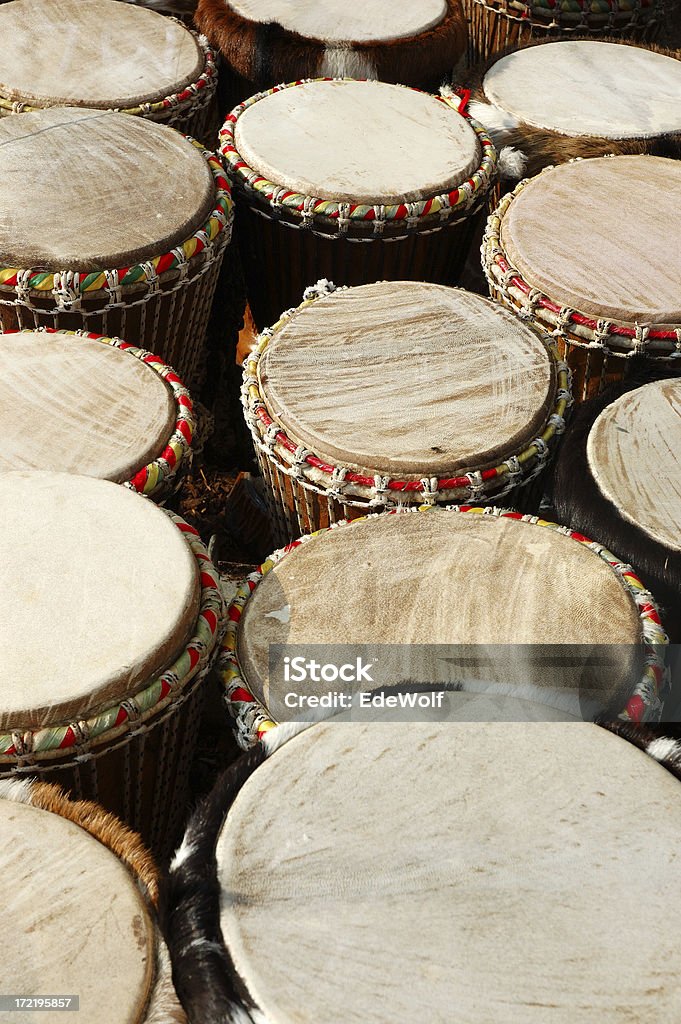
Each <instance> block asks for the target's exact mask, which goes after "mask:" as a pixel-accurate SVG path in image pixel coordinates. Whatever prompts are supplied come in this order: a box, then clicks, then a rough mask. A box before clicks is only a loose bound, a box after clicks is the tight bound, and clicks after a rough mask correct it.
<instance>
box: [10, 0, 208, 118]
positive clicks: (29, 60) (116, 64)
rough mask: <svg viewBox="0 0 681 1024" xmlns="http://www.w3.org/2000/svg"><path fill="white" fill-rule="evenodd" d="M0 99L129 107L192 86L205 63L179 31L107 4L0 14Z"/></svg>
mask: <svg viewBox="0 0 681 1024" xmlns="http://www.w3.org/2000/svg"><path fill="white" fill-rule="evenodd" d="M0 36H1V37H2V38H3V39H11V40H12V45H11V46H4V47H3V48H2V52H0V95H2V96H4V97H6V98H7V99H10V100H14V101H21V102H25V103H28V104H29V105H31V106H76V107H101V108H103V109H105V110H108V109H111V108H116V107H134V106H136V105H137V104H139V103H143V102H148V103H153V102H156V101H158V100H161V99H163V98H164V97H166V96H169V95H171V94H172V93H175V92H178V91H180V90H181V89H183V88H184V87H185V86H186V85H188V84H190V83H191V82H194V81H196V79H197V78H198V77H199V75H200V74H201V72H202V70H203V64H204V58H203V55H202V53H201V51H200V49H199V47H198V45H197V43H196V40H195V38H194V36H193V35H192V34H191V32H188V31H187V29H186V28H184V26H182V25H179V24H178V23H176V22H173V21H170V20H169V19H168V18H163V17H162V16H161V15H159V14H156V13H155V12H153V11H149V10H145V9H143V8H140V7H135V6H132V5H130V4H121V3H114V2H112V0H87V3H83V2H82V0H14V2H12V3H6V4H3V5H2V6H0Z"/></svg>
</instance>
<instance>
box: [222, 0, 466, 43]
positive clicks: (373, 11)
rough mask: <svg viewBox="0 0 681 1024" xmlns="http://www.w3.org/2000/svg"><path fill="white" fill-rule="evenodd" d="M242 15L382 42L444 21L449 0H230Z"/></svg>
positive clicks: (315, 34)
mask: <svg viewBox="0 0 681 1024" xmlns="http://www.w3.org/2000/svg"><path fill="white" fill-rule="evenodd" d="M228 6H229V7H231V8H232V9H233V10H234V11H236V13H237V14H240V15H241V16H242V17H243V18H249V19H250V20H251V21H257V22H276V23H277V24H279V25H281V26H282V27H283V28H285V29H288V31H289V32H297V33H298V34H299V35H301V36H307V37H308V38H311V39H324V40H326V41H327V42H357V43H359V42H362V43H364V42H379V41H383V40H389V39H406V38H408V37H409V36H416V35H419V33H421V32H425V31H426V30H427V29H429V28H434V27H435V25H439V24H440V22H441V21H442V20H443V18H444V16H445V14H446V13H447V4H446V2H445V0H400V3H399V4H395V3H393V2H391V0H362V2H361V3H358V2H354V3H353V2H350V3H348V0H323V2H318V3H310V0H229V4H228Z"/></svg>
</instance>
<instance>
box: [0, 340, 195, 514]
mask: <svg viewBox="0 0 681 1024" xmlns="http://www.w3.org/2000/svg"><path fill="white" fill-rule="evenodd" d="M0 380H2V385H3V399H4V408H5V419H4V423H3V434H2V442H1V444H0V471H2V472H5V471H6V470H11V469H45V470H54V471H56V472H61V473H79V474H81V475H82V476H94V477H99V478H100V479H102V480H114V481H116V482H117V483H124V484H126V485H127V486H128V487H130V488H132V489H133V490H135V491H138V492H139V493H140V494H146V495H147V496H148V497H152V498H154V500H156V501H160V500H163V499H164V498H166V497H167V496H168V495H169V494H171V493H172V492H173V491H174V490H176V489H177V487H178V485H179V484H180V482H181V480H182V477H183V475H184V472H185V470H186V469H187V467H188V465H190V464H191V443H192V436H193V432H194V426H195V422H194V413H193V406H192V401H191V398H190V397H189V392H188V391H187V389H186V388H185V387H184V385H183V384H182V381H181V380H180V379H179V377H178V376H177V374H175V373H174V372H173V370H171V368H170V367H169V366H166V364H165V363H164V362H163V361H162V360H160V359H159V358H158V357H157V356H154V355H151V354H150V353H149V352H145V351H144V349H141V348H136V347H135V346H134V345H130V344H129V343H128V342H126V341H121V340H120V338H102V337H100V336H99V335H97V334H87V335H83V334H66V333H64V332H63V331H48V330H41V331H21V332H14V333H12V332H7V333H5V334H4V335H3V336H2V340H1V341H0Z"/></svg>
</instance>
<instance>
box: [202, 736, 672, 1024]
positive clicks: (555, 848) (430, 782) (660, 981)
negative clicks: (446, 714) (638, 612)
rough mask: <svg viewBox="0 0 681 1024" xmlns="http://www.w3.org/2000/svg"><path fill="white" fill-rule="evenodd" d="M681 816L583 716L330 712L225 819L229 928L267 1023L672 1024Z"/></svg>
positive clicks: (663, 779) (658, 776)
mask: <svg viewBox="0 0 681 1024" xmlns="http://www.w3.org/2000/svg"><path fill="white" fill-rule="evenodd" d="M320 793H321V797H320ZM680 828H681V794H680V791H679V783H678V781H677V780H676V779H674V778H673V777H672V776H671V775H670V774H668V773H667V772H666V771H665V769H663V768H662V767H661V766H660V765H658V764H656V763H655V762H654V761H653V760H652V759H650V758H648V757H647V755H646V754H644V753H643V752H642V751H640V750H638V749H636V748H635V747H633V746H631V745H629V744H628V743H626V742H625V741H623V740H621V739H620V738H618V737H616V736H613V735H611V734H610V733H606V732H605V731H603V730H600V729H599V728H598V727H597V726H594V725H590V724H587V723H569V724H567V723H562V724H557V723H553V724H544V725H539V724H537V723H531V724H517V723H516V724H512V723H508V722H506V723H501V724H500V723H481V724H474V723H466V724H460V725H456V724H452V723H448V724H441V725H433V724H427V725H419V724H415V723H411V724H409V725H404V726H400V725H395V724H383V725H381V724H369V725H360V724H359V723H348V724H333V723H332V724H322V725H318V726H315V727H313V728H311V729H309V730H308V731H307V732H305V733H303V734H302V735H300V736H298V737H296V738H295V739H293V740H291V741H290V742H289V743H287V744H285V745H284V746H283V747H281V748H280V750H278V751H277V753H276V754H274V755H273V756H272V757H271V758H270V759H269V760H267V761H266V762H265V763H264V764H263V765H261V767H259V768H258V769H257V771H256V772H255V773H254V774H253V775H252V776H251V777H250V779H249V780H248V781H247V782H246V784H245V786H244V787H243V789H242V790H241V792H240V793H239V795H238V796H237V798H236V801H235V803H234V805H233V807H232V808H231V810H230V813H229V817H228V819H227V823H226V825H225V827H224V828H223V831H222V834H221V836H220V838H219V842H218V848H217V858H218V870H219V880H220V886H221V918H220V924H221V929H222V934H223V936H224V940H225V944H226V946H227V948H228V950H229V953H230V956H231V957H232V959H233V961H234V966H235V969H236V972H237V973H238V974H239V976H240V977H241V978H242V979H243V982H244V984H245V986H246V989H247V991H248V993H249V995H250V997H251V998H252V1000H253V1001H254V1002H255V1003H256V1004H257V1006H258V1007H259V1008H260V1010H261V1011H262V1012H263V1015H264V1016H265V1017H266V1019H267V1020H268V1021H269V1022H271V1024H293V1022H295V1024H313V1022H317V1021H324V1022H325V1024H347V1022H348V1021H364V1020H371V1021H375V1022H377V1024H379V1022H380V1024H388V1022H390V1024H412V1022H413V1021H415V1020H419V1021H428V1022H429V1024H449V1022H450V1021H451V1020H452V1007H455V1008H456V1010H455V1019H457V1020H460V1021H465V1022H466V1024H488V1022H489V1021H503V1022H504V1024H546V1021H547V1020H548V1019H550V1020H551V1021H552V1022H554V1024H593V1022H594V1021H596V1020H597V1021H599V1022H603V1024H622V1022H624V1021H627V1020H636V1021H641V1022H643V1021H646V1022H648V1021H649V1022H653V1021H670V1022H671V1021H673V1020H676V1019H678V1016H679V1014H680V1013H681V982H680V981H679V978H678V972H677V970H676V950H677V947H678V911H677V908H676V905H675V902H674V900H673V899H670V893H674V892H676V891H678V888H679V885H680V884H681V862H679V858H678V857H677V847H678V834H679V829H680ZM643 914H645V917H646V919H649V920H650V922H651V924H650V927H642V926H641V923H642V915H643Z"/></svg>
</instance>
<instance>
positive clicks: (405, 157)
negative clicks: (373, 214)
mask: <svg viewBox="0 0 681 1024" xmlns="http://www.w3.org/2000/svg"><path fill="white" fill-rule="evenodd" d="M330 138H333V140H334V143H333V146H330V145H328V142H329V139H330ZM235 142H236V148H237V150H238V152H239V153H240V155H241V157H242V159H243V160H244V161H245V162H246V163H247V164H248V165H250V166H251V167H252V168H254V169H255V170H256V171H257V172H258V173H259V174H261V175H262V176H263V177H265V178H267V179H269V180H270V181H273V182H276V183H277V184H280V185H281V186H282V187H284V188H287V189H291V190H292V191H294V192H300V193H302V194H305V195H310V196H314V197H316V198H318V199H330V200H336V201H348V202H349V201H354V202H357V203H370V204H374V203H383V204H389V203H399V202H402V201H410V200H417V199H421V198H424V197H427V196H432V195H437V194H439V193H441V192H447V191H449V190H450V189H453V188H455V187H456V186H458V185H460V184H461V182H462V181H463V180H465V179H466V178H467V177H468V176H469V175H470V174H471V172H472V171H473V170H475V168H476V167H477V166H478V164H479V162H480V154H481V150H480V144H479V142H478V139H477V137H476V135H475V133H474V131H473V129H472V128H471V127H470V125H469V124H468V123H467V122H466V120H465V118H464V117H462V116H461V115H460V114H458V113H457V112H456V111H455V110H453V109H452V108H451V107H449V106H448V105H447V104H445V103H442V102H440V100H438V99H436V98H435V97H434V96H431V95H429V94H427V93H422V92H418V91H416V90H414V89H407V88H404V87H403V86H396V85H386V84H385V83H383V82H353V81H347V80H346V81H333V82H326V81H318V82H309V83H307V84H303V85H300V86H297V87H296V88H295V89H283V90H282V91H281V92H277V93H273V94H271V95H267V96H266V97H265V98H264V99H261V100H259V101H258V102H257V103H253V104H252V106H250V107H248V108H247V109H246V110H245V111H244V112H243V113H241V114H240V115H239V118H238V120H237V122H236V131H235Z"/></svg>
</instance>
